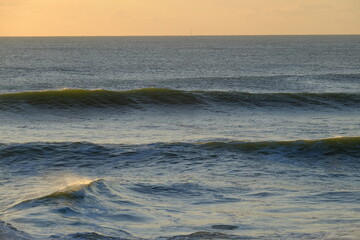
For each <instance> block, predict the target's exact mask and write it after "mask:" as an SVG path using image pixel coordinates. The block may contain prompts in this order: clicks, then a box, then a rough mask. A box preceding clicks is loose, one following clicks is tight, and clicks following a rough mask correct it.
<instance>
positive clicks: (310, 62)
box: [0, 35, 360, 240]
mask: <svg viewBox="0 0 360 240" xmlns="http://www.w3.org/2000/svg"><path fill="white" fill-rule="evenodd" d="M0 123H1V124H0V164H1V165H0V166H1V167H0V239H2V240H13V239H14V240H18V239H19V240H33V239H34V240H73V239H77V240H90V239H91V240H93V239H100V240H117V239H143V240H144V239H146V240H147V239H149V240H150V239H154V240H167V239H169V240H183V239H184V240H186V239H188V240H200V239H359V238H360V171H359V170H360V36H359V35H354V36H351V35H349V36H184V37H49V38H47V37H38V38H36V37H35V38H27V37H18V38H10V37H2V38H0Z"/></svg>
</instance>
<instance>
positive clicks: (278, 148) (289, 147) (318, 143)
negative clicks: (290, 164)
mask: <svg viewBox="0 0 360 240" xmlns="http://www.w3.org/2000/svg"><path fill="white" fill-rule="evenodd" d="M203 146H205V147H208V148H221V149H237V150H240V151H244V152H260V153H266V154H268V153H279V152H282V153H300V152H301V153H311V152H316V153H318V154H319V155H320V154H322V155H336V154H346V155H357V156H360V137H336V138H324V139H315V140H294V141H263V142H208V143H203Z"/></svg>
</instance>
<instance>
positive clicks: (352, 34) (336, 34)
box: [0, 33, 360, 38]
mask: <svg viewBox="0 0 360 240" xmlns="http://www.w3.org/2000/svg"><path fill="white" fill-rule="evenodd" d="M359 35H360V33H334V34H198V35H185V34H179V35H175V34H174V35H15V36H0V38H17V37H18V38H26V37H33V38H41V37H48V38H50V37H226V36H229V37H231V36H234V37H236V36H259V37H261V36H359Z"/></svg>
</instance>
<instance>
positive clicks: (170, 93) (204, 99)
mask: <svg viewBox="0 0 360 240" xmlns="http://www.w3.org/2000/svg"><path fill="white" fill-rule="evenodd" d="M199 104H207V105H218V104H225V105H229V104H233V105H236V106H238V107H281V108H284V107H285V108H286V107H309V106H320V107H331V108H338V107H359V106H360V94H359V93H247V92H221V91H182V90H172V89H163V88H143V89H135V90H127V91H109V90H102V89H99V90H86V89H62V90H48V91H35V92H20V93H6V94H0V109H3V110H6V109H20V110H23V109H26V108H27V107H29V106H31V107H38V108H108V107H131V108H142V107H145V106H148V105H158V106H164V105H171V106H174V105H178V106H181V105H186V106H197V105H199Z"/></svg>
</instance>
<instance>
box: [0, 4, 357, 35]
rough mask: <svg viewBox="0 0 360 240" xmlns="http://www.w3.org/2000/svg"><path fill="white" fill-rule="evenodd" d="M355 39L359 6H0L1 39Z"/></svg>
mask: <svg viewBox="0 0 360 240" xmlns="http://www.w3.org/2000/svg"><path fill="white" fill-rule="evenodd" d="M191 34H193V35H303V34H305V35H307V34H360V0H0V36H138V35H151V36H152V35H191Z"/></svg>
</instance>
